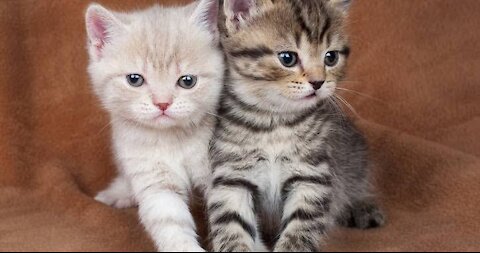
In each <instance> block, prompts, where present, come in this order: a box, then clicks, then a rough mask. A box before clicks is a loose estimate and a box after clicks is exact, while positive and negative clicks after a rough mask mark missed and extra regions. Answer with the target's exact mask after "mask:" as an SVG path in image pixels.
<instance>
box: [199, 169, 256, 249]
mask: <svg viewBox="0 0 480 253" xmlns="http://www.w3.org/2000/svg"><path fill="white" fill-rule="evenodd" d="M209 195H210V197H209V198H208V209H209V221H210V231H211V232H210V235H211V238H212V246H213V250H214V251H215V252H252V251H254V250H255V249H256V242H259V233H258V229H257V224H256V223H257V222H256V215H255V211H254V210H255V207H254V205H255V203H254V202H255V198H256V196H257V195H258V187H257V185H255V184H253V183H252V182H250V181H248V180H247V179H244V178H240V177H235V176H230V177H221V176H219V177H216V178H215V179H214V182H213V186H212V188H211V189H210V192H209Z"/></svg>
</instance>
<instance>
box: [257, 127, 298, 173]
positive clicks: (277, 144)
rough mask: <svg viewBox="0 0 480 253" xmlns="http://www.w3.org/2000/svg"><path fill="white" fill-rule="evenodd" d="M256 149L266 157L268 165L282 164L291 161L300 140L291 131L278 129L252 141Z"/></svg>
mask: <svg viewBox="0 0 480 253" xmlns="http://www.w3.org/2000/svg"><path fill="white" fill-rule="evenodd" d="M254 143H255V145H256V149H260V150H262V151H263V153H264V154H265V155H266V158H267V160H268V161H269V163H270V164H277V165H278V164H282V161H285V160H287V159H292V158H293V157H292V156H294V155H295V153H296V150H298V148H299V147H298V144H299V143H300V140H299V138H298V136H297V135H296V134H295V131H294V130H293V129H288V128H280V129H277V130H275V131H272V132H270V133H265V134H261V135H258V136H257V138H256V140H255V141H254Z"/></svg>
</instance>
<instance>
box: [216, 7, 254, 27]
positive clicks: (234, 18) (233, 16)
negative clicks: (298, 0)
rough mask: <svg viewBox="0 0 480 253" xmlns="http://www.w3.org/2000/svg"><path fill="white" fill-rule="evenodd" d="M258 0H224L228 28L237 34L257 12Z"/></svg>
mask: <svg viewBox="0 0 480 253" xmlns="http://www.w3.org/2000/svg"><path fill="white" fill-rule="evenodd" d="M256 8H257V5H256V0H224V2H223V9H224V12H225V18H226V20H225V21H226V27H227V30H228V31H230V32H235V31H236V30H238V29H239V28H240V27H241V26H242V25H244V24H245V23H246V21H247V20H248V19H249V18H250V17H252V16H253V15H254V13H255V12H256Z"/></svg>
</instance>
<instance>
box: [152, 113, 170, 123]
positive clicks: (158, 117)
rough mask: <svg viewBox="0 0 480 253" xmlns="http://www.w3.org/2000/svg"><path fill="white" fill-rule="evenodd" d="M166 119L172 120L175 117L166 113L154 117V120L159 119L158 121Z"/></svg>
mask: <svg viewBox="0 0 480 253" xmlns="http://www.w3.org/2000/svg"><path fill="white" fill-rule="evenodd" d="M166 119H168V120H171V119H173V118H172V117H170V116H168V115H167V114H165V113H162V114H159V115H158V116H156V117H155V118H154V120H157V121H158V120H166Z"/></svg>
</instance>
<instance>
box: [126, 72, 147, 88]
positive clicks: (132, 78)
mask: <svg viewBox="0 0 480 253" xmlns="http://www.w3.org/2000/svg"><path fill="white" fill-rule="evenodd" d="M127 81H128V83H129V84H130V85H131V86H133V87H140V86H142V85H143V83H144V82H145V80H144V79H143V76H141V75H139V74H130V75H128V76H127Z"/></svg>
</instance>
